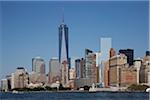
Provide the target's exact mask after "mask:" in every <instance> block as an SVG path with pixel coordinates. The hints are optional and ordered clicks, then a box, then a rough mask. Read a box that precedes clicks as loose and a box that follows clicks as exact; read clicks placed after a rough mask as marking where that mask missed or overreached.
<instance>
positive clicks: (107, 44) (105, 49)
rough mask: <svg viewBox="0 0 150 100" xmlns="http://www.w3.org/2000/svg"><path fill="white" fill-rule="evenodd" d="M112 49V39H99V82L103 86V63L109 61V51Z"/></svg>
mask: <svg viewBox="0 0 150 100" xmlns="http://www.w3.org/2000/svg"><path fill="white" fill-rule="evenodd" d="M111 48H112V39H111V38H109V37H104V38H101V39H100V53H101V54H100V59H99V64H100V66H99V67H100V68H99V81H100V84H102V85H103V84H104V62H105V61H107V60H108V59H109V51H110V49H111Z"/></svg>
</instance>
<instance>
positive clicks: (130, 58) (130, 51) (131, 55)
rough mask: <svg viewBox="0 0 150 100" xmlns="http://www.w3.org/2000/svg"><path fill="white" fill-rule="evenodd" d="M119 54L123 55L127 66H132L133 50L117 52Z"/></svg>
mask: <svg viewBox="0 0 150 100" xmlns="http://www.w3.org/2000/svg"><path fill="white" fill-rule="evenodd" d="M119 53H123V54H125V55H126V56H127V63H129V65H133V60H134V50H133V49H121V50H119Z"/></svg>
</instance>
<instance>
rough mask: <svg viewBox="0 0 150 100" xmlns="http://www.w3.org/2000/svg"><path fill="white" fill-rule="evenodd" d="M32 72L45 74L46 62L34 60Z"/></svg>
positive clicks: (36, 58)
mask: <svg viewBox="0 0 150 100" xmlns="http://www.w3.org/2000/svg"><path fill="white" fill-rule="evenodd" d="M32 71H33V72H36V73H41V74H45V62H44V60H43V59H42V58H40V57H35V58H33V59H32Z"/></svg>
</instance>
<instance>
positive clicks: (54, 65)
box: [49, 58, 61, 83]
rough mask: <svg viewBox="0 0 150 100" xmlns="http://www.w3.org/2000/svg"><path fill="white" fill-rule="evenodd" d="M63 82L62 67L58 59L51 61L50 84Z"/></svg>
mask: <svg viewBox="0 0 150 100" xmlns="http://www.w3.org/2000/svg"><path fill="white" fill-rule="evenodd" d="M57 81H59V82H61V67H60V64H59V60H58V59H57V58H52V59H50V61H49V83H56V82H57Z"/></svg>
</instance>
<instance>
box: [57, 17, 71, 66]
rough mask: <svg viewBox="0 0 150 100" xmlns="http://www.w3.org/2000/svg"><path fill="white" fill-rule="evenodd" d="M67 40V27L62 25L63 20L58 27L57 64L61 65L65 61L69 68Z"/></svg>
mask: <svg viewBox="0 0 150 100" xmlns="http://www.w3.org/2000/svg"><path fill="white" fill-rule="evenodd" d="M68 40H69V37H68V27H67V25H66V24H65V23H64V18H63V20H62V24H61V25H60V26H59V63H62V62H63V61H64V60H65V61H67V62H68V64H69V68H70V59H69V43H68Z"/></svg>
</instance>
